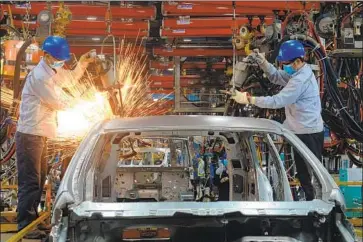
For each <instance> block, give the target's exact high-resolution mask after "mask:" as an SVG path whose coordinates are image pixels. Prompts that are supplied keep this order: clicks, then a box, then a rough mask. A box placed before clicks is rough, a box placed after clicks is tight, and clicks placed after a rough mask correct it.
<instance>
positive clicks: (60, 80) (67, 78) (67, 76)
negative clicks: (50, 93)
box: [55, 63, 86, 88]
mask: <svg viewBox="0 0 363 242" xmlns="http://www.w3.org/2000/svg"><path fill="white" fill-rule="evenodd" d="M85 70H86V68H85V67H83V66H82V65H81V63H78V64H77V66H76V68H74V70H71V71H70V70H61V71H59V73H58V74H57V75H56V76H55V79H56V82H57V85H58V86H60V87H62V88H67V87H68V88H70V87H73V86H75V85H77V83H78V80H79V79H81V77H82V76H83V73H84V71H85Z"/></svg>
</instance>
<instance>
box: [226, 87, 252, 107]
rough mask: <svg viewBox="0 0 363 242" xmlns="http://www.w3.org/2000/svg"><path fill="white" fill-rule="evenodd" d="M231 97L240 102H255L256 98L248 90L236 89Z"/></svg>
mask: <svg viewBox="0 0 363 242" xmlns="http://www.w3.org/2000/svg"><path fill="white" fill-rule="evenodd" d="M231 98H232V99H233V100H235V101H236V102H238V103H240V104H255V98H254V97H251V96H250V95H249V93H248V92H239V91H237V90H235V91H234V93H233V95H232V97H231Z"/></svg>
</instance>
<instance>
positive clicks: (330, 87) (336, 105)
mask: <svg viewBox="0 0 363 242" xmlns="http://www.w3.org/2000/svg"><path fill="white" fill-rule="evenodd" d="M290 39H298V40H300V41H302V43H303V44H304V46H306V47H308V48H311V49H312V50H313V53H314V54H315V55H316V57H317V58H318V60H319V61H320V63H319V65H320V67H321V69H322V72H323V75H324V87H325V94H324V95H327V96H325V97H324V99H325V98H328V99H329V100H330V101H331V103H330V106H329V107H328V106H327V105H326V104H325V103H323V104H324V110H323V118H324V121H325V122H326V123H331V124H334V125H333V127H330V128H332V129H333V131H334V132H335V130H337V129H338V128H339V130H337V133H339V134H340V135H343V134H344V135H347V136H346V137H345V138H351V139H356V140H357V141H359V142H363V123H362V122H360V121H357V120H355V119H354V117H353V116H352V115H351V114H350V113H349V110H348V108H347V106H346V105H345V103H344V101H343V100H344V99H343V96H342V93H341V92H340V90H339V88H338V83H339V82H340V80H339V78H338V77H337V75H336V73H335V71H334V68H333V66H332V64H331V62H330V60H329V58H328V56H327V55H326V53H325V51H324V50H323V49H322V47H321V45H320V44H318V43H317V42H316V41H315V40H314V39H312V38H310V37H307V36H305V35H295V36H290ZM342 127H344V130H345V132H344V133H343V132H341V131H342V129H341V128H342ZM334 129H335V130H334Z"/></svg>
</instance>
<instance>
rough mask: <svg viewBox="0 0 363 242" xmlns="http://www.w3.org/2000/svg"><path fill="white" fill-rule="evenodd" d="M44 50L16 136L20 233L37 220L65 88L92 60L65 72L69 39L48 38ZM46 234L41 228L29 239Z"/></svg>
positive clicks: (30, 76) (25, 94) (23, 96)
mask: <svg viewBox="0 0 363 242" xmlns="http://www.w3.org/2000/svg"><path fill="white" fill-rule="evenodd" d="M42 49H43V51H44V57H43V58H42V60H41V61H40V62H39V63H38V65H37V66H36V67H34V69H33V70H32V71H31V72H30V73H29V74H28V75H27V77H26V78H25V85H24V88H23V90H22V94H21V99H22V100H21V101H22V102H21V104H20V114H19V120H18V125H17V132H16V135H15V142H16V159H17V169H18V207H17V209H18V216H17V223H18V230H19V231H20V230H21V229H23V228H24V227H26V226H27V225H28V224H30V223H31V222H32V221H33V220H35V219H36V217H37V209H38V205H39V203H40V199H41V194H42V191H43V186H44V183H45V179H46V175H47V160H46V159H45V155H46V147H47V146H46V142H47V139H48V138H54V137H55V136H56V128H57V121H56V112H57V111H58V110H62V109H64V108H66V107H67V103H65V101H63V100H62V99H61V95H60V94H61V93H62V91H63V90H62V87H66V86H69V85H75V84H76V82H77V81H78V79H80V78H81V77H82V75H83V73H84V71H85V69H86V68H87V66H88V64H89V63H90V62H92V61H93V58H92V57H90V54H89V53H87V54H85V55H83V56H82V57H81V58H80V60H79V63H78V65H77V67H76V68H75V69H74V70H73V71H69V70H65V69H63V68H62V67H63V65H64V63H65V62H66V61H67V60H69V59H70V51H69V45H68V42H67V40H66V39H64V38H61V37H58V36H49V37H47V38H46V39H45V40H44V42H43V46H42ZM43 235H45V233H44V232H42V231H40V230H39V229H37V230H34V231H33V232H31V233H29V234H28V235H27V236H28V238H37V237H39V236H43Z"/></svg>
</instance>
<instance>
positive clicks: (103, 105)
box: [57, 92, 112, 137]
mask: <svg viewBox="0 0 363 242" xmlns="http://www.w3.org/2000/svg"><path fill="white" fill-rule="evenodd" d="M111 117H112V112H111V108H110V105H109V103H108V100H107V94H106V93H100V92H96V93H95V95H94V99H92V100H82V99H81V100H77V104H76V105H75V106H74V107H72V108H70V109H67V110H64V111H60V112H58V130H57V131H58V137H83V136H84V135H85V134H86V133H87V131H88V130H89V129H90V128H91V127H92V126H93V125H94V124H96V123H98V122H100V121H102V120H105V119H108V118H111Z"/></svg>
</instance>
